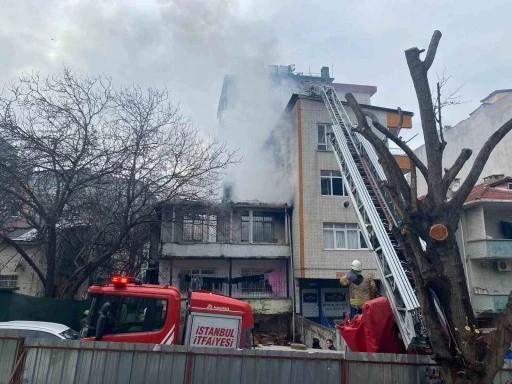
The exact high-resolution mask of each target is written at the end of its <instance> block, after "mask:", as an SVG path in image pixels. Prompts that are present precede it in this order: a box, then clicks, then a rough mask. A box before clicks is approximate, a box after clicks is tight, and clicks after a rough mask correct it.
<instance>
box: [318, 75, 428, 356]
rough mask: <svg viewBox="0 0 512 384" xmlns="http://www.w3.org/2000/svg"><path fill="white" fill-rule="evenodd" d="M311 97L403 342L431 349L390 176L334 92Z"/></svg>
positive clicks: (322, 90)
mask: <svg viewBox="0 0 512 384" xmlns="http://www.w3.org/2000/svg"><path fill="white" fill-rule="evenodd" d="M310 92H311V93H312V94H314V95H317V96H321V97H322V99H323V101H324V103H325V106H326V107H327V110H328V111H329V114H330V116H331V119H332V122H333V127H332V135H331V143H332V146H333V151H334V154H335V155H336V160H337V162H338V165H339V167H340V170H341V174H342V178H343V182H344V183H345V186H346V189H347V191H348V193H349V195H350V197H351V199H352V202H353V204H354V206H355V207H356V213H357V217H358V221H359V226H360V228H361V230H362V232H363V235H364V237H365V240H366V242H367V244H369V246H370V247H371V248H373V252H374V255H375V260H376V262H377V267H378V269H379V271H380V274H381V276H382V283H383V285H384V288H385V292H386V296H387V298H388V300H389V303H390V305H391V309H392V311H393V314H394V317H395V321H396V324H397V325H398V329H399V331H400V335H401V337H402V340H403V342H404V344H405V346H406V348H407V349H410V348H414V347H428V346H429V341H428V335H427V331H426V328H425V326H424V324H423V321H422V317H421V312H420V305H419V302H418V298H417V296H416V293H415V287H414V281H413V277H412V274H411V272H410V268H409V265H408V263H407V261H406V259H405V257H404V254H403V253H402V251H401V249H400V247H399V246H398V242H397V240H396V238H395V236H394V234H393V232H392V228H393V227H397V226H398V225H399V222H400V215H399V214H398V212H397V211H396V210H395V205H394V204H393V202H392V200H391V198H390V196H389V194H388V193H387V191H386V190H385V189H384V188H382V186H381V185H382V182H383V181H385V180H386V176H385V174H384V171H383V169H382V166H381V165H380V163H379V162H378V157H377V154H376V153H375V150H374V148H373V146H372V145H371V144H370V143H369V142H368V141H367V140H366V139H365V138H364V137H363V136H361V135H360V134H359V133H357V132H354V131H353V130H352V128H353V127H354V125H353V124H352V122H351V121H350V118H349V116H348V114H347V112H346V110H345V108H344V107H343V104H342V103H341V101H340V100H339V98H338V96H337V94H336V91H335V90H334V88H333V87H331V86H329V85H323V84H321V85H319V84H316V85H312V86H311V88H310Z"/></svg>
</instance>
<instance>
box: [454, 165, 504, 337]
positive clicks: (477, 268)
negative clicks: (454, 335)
mask: <svg viewBox="0 0 512 384" xmlns="http://www.w3.org/2000/svg"><path fill="white" fill-rule="evenodd" d="M457 235H458V239H457V240H458V242H459V246H460V250H461V257H462V258H463V264H464V266H465V271H466V278H467V283H468V289H469V293H470V297H471V303H472V305H473V309H474V311H475V312H476V315H477V319H478V322H479V327H480V328H493V327H495V326H496V320H497V316H498V315H499V313H500V312H501V311H503V309H504V308H505V304H506V303H507V298H508V295H509V293H510V291H511V290H512V177H505V176H504V175H492V176H489V177H486V178H485V179H484V182H483V183H481V184H478V185H476V186H475V187H474V188H473V190H472V191H471V193H470V195H469V196H468V198H467V200H466V202H465V204H464V208H463V212H462V214H461V219H460V223H459V230H458V231H457Z"/></svg>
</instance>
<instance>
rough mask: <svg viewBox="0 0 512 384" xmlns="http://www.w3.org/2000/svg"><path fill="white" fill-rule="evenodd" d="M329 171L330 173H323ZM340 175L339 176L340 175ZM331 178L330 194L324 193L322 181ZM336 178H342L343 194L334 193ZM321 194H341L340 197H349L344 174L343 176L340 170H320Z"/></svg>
mask: <svg viewBox="0 0 512 384" xmlns="http://www.w3.org/2000/svg"><path fill="white" fill-rule="evenodd" d="M327 172H328V173H329V175H325V174H323V173H327ZM334 173H336V175H334ZM338 175H339V176H338ZM326 179H327V180H329V188H330V190H329V191H330V194H327V195H326V194H324V193H323V188H322V181H323V180H326ZM334 179H340V180H341V188H342V190H343V191H342V194H341V195H335V194H334V185H333V180H334ZM320 195H322V196H339V197H348V193H347V189H346V188H345V183H344V182H343V176H341V172H340V171H326V170H323V171H320Z"/></svg>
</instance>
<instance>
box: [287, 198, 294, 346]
mask: <svg viewBox="0 0 512 384" xmlns="http://www.w3.org/2000/svg"><path fill="white" fill-rule="evenodd" d="M284 212H285V215H286V217H287V218H288V244H289V246H290V261H291V262H290V264H289V265H290V269H291V270H292V287H293V289H292V340H294V339H295V308H296V305H295V268H294V265H293V237H292V220H291V217H290V215H289V213H288V208H285V210H284ZM289 283H290V282H288V284H289Z"/></svg>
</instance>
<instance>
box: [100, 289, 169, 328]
mask: <svg viewBox="0 0 512 384" xmlns="http://www.w3.org/2000/svg"><path fill="white" fill-rule="evenodd" d="M112 298H118V299H119V303H120V304H121V307H120V308H118V309H117V312H116V313H115V314H114V322H117V321H118V319H117V316H119V315H123V307H122V306H123V305H126V313H125V314H124V316H125V318H124V319H119V325H120V328H119V329H118V330H117V332H105V336H116V335H125V334H129V333H141V332H147V333H151V332H159V331H161V330H162V329H164V328H165V323H166V321H167V314H168V312H169V302H168V300H167V299H165V298H163V297H155V296H153V297H146V296H134V295H127V296H121V295H115V294H106V295H101V299H100V300H99V302H98V303H99V304H98V303H97V305H99V307H98V308H101V306H102V305H103V304H104V303H105V302H107V301H109V302H111V303H112ZM126 299H138V300H141V301H142V300H144V302H142V304H141V303H140V302H139V303H137V306H136V307H137V308H138V309H140V308H142V313H138V312H139V310H137V313H136V317H135V318H134V319H136V320H137V321H130V322H127V321H126V320H127V318H128V315H132V312H128V304H126V303H125V301H126ZM150 300H155V303H154V304H151V305H150V302H149V301H150ZM158 300H159V301H161V302H162V309H163V308H164V305H163V303H164V302H165V315H164V316H162V317H161V318H160V319H157V318H156V314H157V313H158V312H157V311H156V308H157V307H158ZM148 308H150V309H149V310H148ZM144 309H146V312H144ZM162 313H164V312H163V311H162ZM142 314H144V319H143V320H142V322H141V321H140V316H142ZM148 315H149V318H151V316H153V325H152V328H151V329H145V328H147V327H148V325H149V324H146V321H147V317H146V316H148ZM109 318H110V315H109ZM139 322H140V323H141V325H140V328H141V329H136V330H132V331H129V330H130V328H128V329H126V330H124V329H123V328H122V327H121V324H132V325H131V326H130V327H134V325H133V324H135V323H139ZM157 324H158V325H159V326H160V327H159V328H156V325H157Z"/></svg>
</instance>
